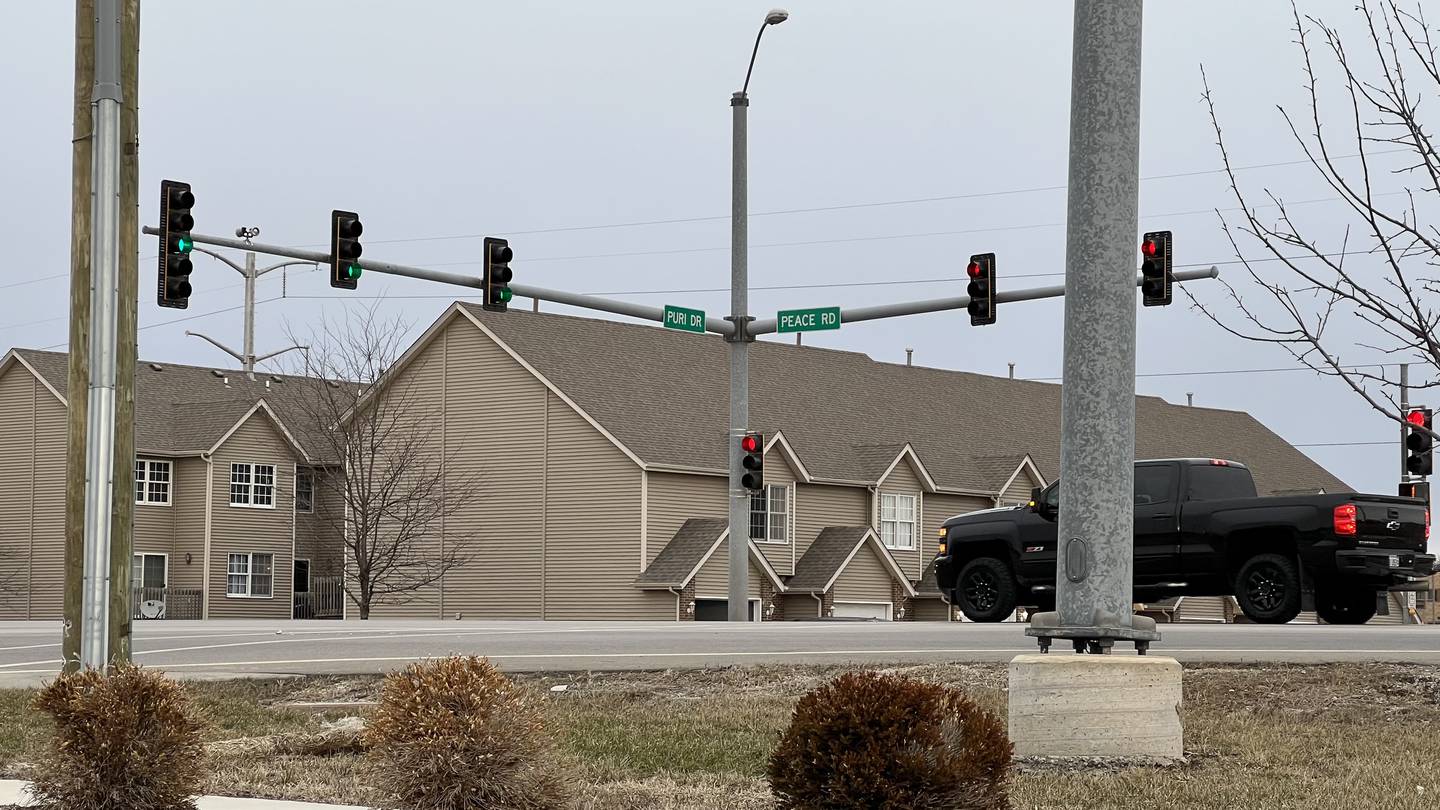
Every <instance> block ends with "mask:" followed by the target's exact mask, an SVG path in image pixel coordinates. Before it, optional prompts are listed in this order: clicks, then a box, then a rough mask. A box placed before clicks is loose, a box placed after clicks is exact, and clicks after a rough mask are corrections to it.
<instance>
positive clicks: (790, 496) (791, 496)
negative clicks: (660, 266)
mask: <svg viewBox="0 0 1440 810" xmlns="http://www.w3.org/2000/svg"><path fill="white" fill-rule="evenodd" d="M770 487H778V488H780V489H783V490H785V539H784V540H771V539H770V518H771V516H773V515H775V514H777V513H775V512H771V511H770ZM794 503H795V485H794V484H766V485H765V536H764V537H763V538H761V537H752V538H750V542H752V543H760V544H763V545H767V546H788V545H790V537H791V535H793V534H794V533H795V532H794V515H795V508H794V506H793V504H794ZM748 514H750V512H747V515H748ZM746 531H747V532H748V531H749V521H748V520H747V521H746Z"/></svg>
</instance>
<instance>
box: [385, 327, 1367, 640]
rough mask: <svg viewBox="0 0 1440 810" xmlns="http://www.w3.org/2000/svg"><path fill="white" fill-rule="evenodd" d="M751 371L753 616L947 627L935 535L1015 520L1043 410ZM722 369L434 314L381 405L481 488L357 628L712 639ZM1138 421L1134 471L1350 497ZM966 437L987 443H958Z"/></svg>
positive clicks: (1050, 431) (632, 339)
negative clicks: (996, 514) (433, 574)
mask: <svg viewBox="0 0 1440 810" xmlns="http://www.w3.org/2000/svg"><path fill="white" fill-rule="evenodd" d="M751 358H752V359H751V375H752V382H751V390H752V400H751V405H750V411H751V414H752V419H753V423H752V425H751V426H750V427H751V428H752V429H754V430H759V431H762V432H763V433H764V435H765V437H766V443H765V464H764V478H765V489H764V491H763V492H761V493H759V494H757V495H755V496H753V497H752V499H751V505H752V509H751V519H750V525H749V526H748V527H747V528H748V531H747V534H748V535H749V536H748V537H746V538H745V542H746V545H747V556H748V559H749V560H750V565H749V576H748V587H749V596H748V598H749V600H750V606H749V610H750V612H751V615H752V617H753V618H755V619H757V620H781V619H789V620H798V619H809V618H818V617H853V618H874V619H890V620H904V621H909V620H915V619H925V620H948V619H951V618H952V616H953V611H952V610H951V608H950V606H949V605H948V604H947V603H946V602H945V600H944V598H943V597H942V595H941V594H940V593H939V592H938V591H937V590H936V589H935V585H934V578H933V574H932V572H931V571H930V569H929V563H930V560H931V558H932V557H933V556H934V539H935V537H936V534H937V529H938V527H939V526H940V524H941V522H943V521H944V520H945V519H946V518H948V517H950V516H952V515H956V514H963V513H966V512H971V511H975V510H978V509H988V508H997V507H1012V506H1015V505H1018V504H1024V503H1026V502H1027V501H1028V499H1029V497H1030V492H1031V490H1032V488H1034V487H1038V486H1043V485H1045V483H1046V481H1047V478H1048V477H1049V476H1053V475H1054V473H1055V471H1056V470H1057V469H1058V467H1059V452H1058V450H1059V448H1058V441H1057V439H1056V436H1057V435H1058V423H1059V398H1060V389H1059V387H1058V386H1055V385H1049V384H1044V383H1034V382H1025V381H1019V380H1008V379H997V378H992V377H985V376H981V375H975V374H967V373H961V372H953V371H942V370H937V369H926V368H918V367H917V368H912V367H908V366H896V365H890V364H885V363H877V362H875V361H873V360H871V359H870V358H869V357H866V356H865V355H861V354H856V353H852V352H840V351H833V350H828V349H819V348H811V347H798V346H790V345H786V344H779V343H773V342H763V341H762V342H759V343H757V344H756V345H755V346H754V348H753V349H752V354H751ZM726 369H727V366H726V352H725V345H724V342H723V341H722V340H720V339H719V338H714V337H709V336H696V335H689V334H682V333H678V332H673V331H668V330H664V329H659V328H654V327H647V326H636V325H630V324H622V323H616V322H613V321H603V320H593V319H588V318H576V317H566V316H559V315H549V314H537V313H530V312H522V311H518V310H517V311H511V312H507V313H503V314H501V313H489V312H485V311H483V310H481V309H480V308H479V307H476V306H472V305H470V304H464V303H457V304H455V305H453V306H451V307H450V308H448V309H447V310H446V312H445V313H444V314H443V315H442V317H441V318H440V319H439V320H438V321H437V322H436V323H435V324H434V325H433V326H432V327H431V328H430V329H429V330H428V331H427V332H426V333H425V334H424V335H423V336H422V337H421V338H420V339H419V340H418V341H417V342H416V344H415V345H414V346H412V347H411V349H410V350H409V351H408V352H407V354H406V355H405V356H404V357H403V358H402V359H401V362H400V363H399V364H398V365H397V367H396V368H395V369H394V370H393V371H392V375H391V378H390V381H389V383H388V385H389V386H391V387H392V388H391V389H387V390H397V391H400V390H403V391H405V392H407V396H413V394H414V392H416V391H422V392H424V400H425V401H426V402H428V403H431V405H430V407H433V408H434V413H433V417H434V418H433V420H431V422H430V423H429V426H428V427H427V429H428V430H429V431H430V435H431V437H432V438H433V441H435V442H436V446H437V451H438V452H442V453H444V454H445V455H446V457H447V458H451V457H453V458H456V459H457V461H456V462H455V464H456V465H457V466H456V467H454V468H453V469H455V470H456V477H457V478H460V477H462V476H463V478H464V479H465V480H469V481H477V482H478V484H476V485H475V486H477V487H478V497H476V498H474V499H473V501H472V502H469V503H467V505H466V506H465V508H464V509H463V510H461V511H460V513H459V514H456V515H454V516H452V517H450V518H448V520H447V524H446V526H445V527H444V530H443V531H442V532H441V533H440V534H441V536H439V537H436V538H434V541H433V543H432V544H431V545H432V547H434V548H440V547H441V546H442V545H444V546H447V547H463V548H464V549H465V555H464V556H465V563H464V564H463V565H461V566H459V567H456V568H453V569H451V570H449V571H448V572H447V573H446V574H445V576H444V578H443V580H442V581H441V582H439V583H438V584H437V585H436V587H435V588H434V589H433V593H430V594H427V595H426V598H424V599H418V600H415V601H413V602H410V603H408V604H405V605H398V606H377V607H376V608H375V611H374V615H375V616H376V617H390V616H410V617H428V618H455V617H461V618H526V619H643V620H682V621H683V620H692V619H712V618H723V617H724V615H725V614H726V611H727V605H726V599H727V596H728V590H729V588H728V565H729V563H728V561H729V556H728V554H729V552H728V549H729V543H730V542H732V538H730V537H729V533H728V527H727V520H726V517H727V514H728V511H727V490H726V477H725V472H726V466H725V465H726V454H727V448H726V441H727V438H726V436H727V433H726V429H727V424H726V420H727V415H728V403H727V401H726V390H727V389H726V384H725V380H726ZM1137 410H1138V412H1139V414H1140V416H1139V422H1138V424H1139V431H1138V434H1137V447H1138V449H1139V453H1140V454H1141V455H1142V456H1143V457H1178V456H1199V455H1205V456H1224V457H1229V458H1233V459H1236V460H1239V461H1243V462H1245V463H1247V464H1249V465H1250V466H1251V467H1252V469H1253V470H1254V472H1255V477H1256V479H1257V482H1258V483H1259V485H1260V486H1261V488H1262V490H1263V491H1267V492H1268V491H1274V490H1279V489H1296V488H1306V487H1322V486H1323V487H1327V488H1329V489H1330V490H1331V491H1334V490H1336V489H1345V488H1346V487H1345V485H1344V484H1343V483H1342V482H1340V481H1339V480H1338V479H1336V478H1335V477H1334V476H1332V475H1330V474H1329V473H1327V472H1326V471H1325V470H1323V469H1322V468H1320V467H1319V466H1318V465H1316V464H1315V463H1314V462H1312V461H1310V460H1309V459H1308V458H1307V457H1305V456H1304V455H1303V454H1301V453H1300V452H1299V451H1297V450H1295V449H1294V448H1293V447H1291V446H1290V445H1288V444H1286V443H1285V442H1284V441H1283V440H1281V439H1280V438H1279V437H1277V436H1275V434H1273V433H1272V432H1270V431H1269V430H1267V429H1265V428H1264V426H1262V425H1260V424H1259V423H1258V422H1256V421H1255V420H1254V419H1253V418H1251V417H1250V416H1249V415H1247V414H1244V413H1238V412H1233V411H1218V410H1213V409H1202V408H1190V407H1180V406H1175V405H1170V404H1168V403H1165V402H1163V401H1162V400H1158V399H1154V398H1149V397H1142V398H1139V399H1138V400H1137ZM974 414H985V418H986V419H987V420H991V423H990V424H989V428H990V429H989V430H988V431H987V432H986V433H984V434H981V433H979V432H975V431H966V430H962V429H961V428H962V427H963V426H964V424H965V423H966V420H968V419H971V418H973V415H974ZM982 435H986V436H988V438H987V439H986V440H985V442H986V443H985V444H984V445H983V446H977V445H976V442H977V440H978V437H980V436H982ZM1200 607H1201V606H1200V605H1192V606H1191V608H1192V610H1195V609H1199V608H1200Z"/></svg>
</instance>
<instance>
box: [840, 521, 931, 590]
mask: <svg viewBox="0 0 1440 810" xmlns="http://www.w3.org/2000/svg"><path fill="white" fill-rule="evenodd" d="M867 540H868V541H870V542H871V543H872V544H874V548H875V550H876V551H878V552H879V553H880V562H882V563H884V565H885V567H886V568H888V569H890V575H891V577H892V578H893V579H895V580H896V581H898V582H899V583H900V585H901V586H902V587H904V588H905V593H906V595H908V596H912V597H913V596H915V586H914V585H911V584H910V580H909V578H907V577H906V576H905V572H904V571H901V570H900V566H899V564H898V563H896V562H895V558H894V557H891V556H890V552H889V550H887V549H886V548H885V544H884V543H881V542H880V538H879V537H877V536H876V534H875V530H874V529H866V530H865V535H864V536H863V537H861V538H860V542H858V543H856V544H855V547H854V548H852V549H850V556H848V557H846V558H845V562H843V563H840V566H839V567H838V568H836V569H835V573H834V574H832V575H831V576H830V581H829V582H827V583H825V587H824V588H821V589H820V590H821V592H822V593H829V592H830V591H831V590H832V589H833V588H834V587H835V582H836V580H838V579H840V575H841V574H843V573H845V569H846V568H847V567H848V566H849V565H850V561H851V560H853V559H855V555H856V554H858V553H859V552H860V547H861V546H863V545H865V541H867Z"/></svg>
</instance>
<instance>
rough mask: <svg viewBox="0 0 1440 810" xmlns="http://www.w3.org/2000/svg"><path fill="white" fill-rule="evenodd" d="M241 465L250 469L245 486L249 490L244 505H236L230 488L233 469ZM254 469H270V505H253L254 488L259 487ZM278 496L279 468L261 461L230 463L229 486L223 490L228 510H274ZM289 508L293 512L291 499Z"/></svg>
mask: <svg viewBox="0 0 1440 810" xmlns="http://www.w3.org/2000/svg"><path fill="white" fill-rule="evenodd" d="M242 464H243V465H244V466H246V467H249V468H250V471H249V472H248V473H247V475H248V476H249V477H250V481H249V483H247V484H246V486H247V487H249V488H250V489H249V494H248V495H247V496H246V497H247V498H248V500H247V501H245V502H244V503H236V502H235V501H234V496H235V493H234V490H233V489H232V488H233V487H234V486H235V468H236V467H238V466H240V465H242ZM256 467H269V468H270V503H255V487H257V486H259V484H257V483H255V468H256ZM279 494H280V468H279V465H276V464H274V463H268V462H263V461H232V462H230V477H229V484H228V486H227V487H226V489H225V495H226V500H228V501H229V503H230V508H231V509H274V508H275V501H276V499H277V498H278V497H279ZM291 508H292V510H293V508H294V507H293V499H292V507H291ZM291 522H292V524H293V522H294V521H293V520H292V521H291ZM291 533H292V535H293V533H294V532H293V529H292V532H291Z"/></svg>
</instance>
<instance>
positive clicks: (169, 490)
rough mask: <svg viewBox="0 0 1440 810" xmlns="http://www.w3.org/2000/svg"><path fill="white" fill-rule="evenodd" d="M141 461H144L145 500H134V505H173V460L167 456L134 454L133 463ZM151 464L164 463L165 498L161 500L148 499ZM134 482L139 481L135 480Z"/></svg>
mask: <svg viewBox="0 0 1440 810" xmlns="http://www.w3.org/2000/svg"><path fill="white" fill-rule="evenodd" d="M141 462H144V464H145V478H144V484H145V500H143V501H136V502H135V505H136V506H171V505H173V504H174V503H175V461H174V460H173V459H168V458H149V457H147V456H141V455H136V456H135V463H136V464H140V463H141ZM151 464H164V465H165V470H166V473H165V474H166V476H167V477H166V479H165V500H163V501H152V500H150V465H151ZM136 483H140V482H138V481H137V482H136ZM156 483H159V482H158V481H157V482H156Z"/></svg>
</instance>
